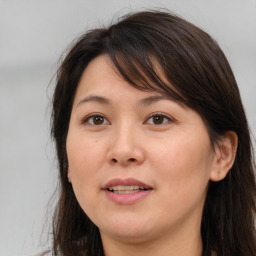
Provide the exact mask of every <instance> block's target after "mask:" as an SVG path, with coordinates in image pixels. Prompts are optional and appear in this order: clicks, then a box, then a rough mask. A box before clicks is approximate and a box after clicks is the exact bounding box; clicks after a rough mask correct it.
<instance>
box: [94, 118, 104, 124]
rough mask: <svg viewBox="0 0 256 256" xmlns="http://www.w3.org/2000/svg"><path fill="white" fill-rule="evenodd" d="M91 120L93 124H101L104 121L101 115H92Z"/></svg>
mask: <svg viewBox="0 0 256 256" xmlns="http://www.w3.org/2000/svg"><path fill="white" fill-rule="evenodd" d="M92 121H93V124H95V125H101V124H103V123H104V117H102V116H94V117H93V118H92Z"/></svg>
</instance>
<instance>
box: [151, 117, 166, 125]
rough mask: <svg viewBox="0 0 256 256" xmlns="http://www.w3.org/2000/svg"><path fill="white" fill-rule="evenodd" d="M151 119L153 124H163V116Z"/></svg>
mask: <svg viewBox="0 0 256 256" xmlns="http://www.w3.org/2000/svg"><path fill="white" fill-rule="evenodd" d="M152 119H153V123H154V124H162V123H163V122H164V117H163V116H153V117H152Z"/></svg>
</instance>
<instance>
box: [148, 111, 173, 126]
mask: <svg viewBox="0 0 256 256" xmlns="http://www.w3.org/2000/svg"><path fill="white" fill-rule="evenodd" d="M154 116H162V117H163V118H166V119H167V120H168V122H167V123H173V122H175V119H174V118H172V117H171V116H170V115H168V114H165V113H163V112H155V113H152V114H150V115H149V116H148V117H147V118H146V120H145V122H144V124H146V123H147V121H148V120H149V119H150V118H152V117H154ZM165 124H166V123H163V124H151V125H156V126H161V125H165Z"/></svg>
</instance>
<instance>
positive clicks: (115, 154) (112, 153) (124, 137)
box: [107, 124, 145, 166]
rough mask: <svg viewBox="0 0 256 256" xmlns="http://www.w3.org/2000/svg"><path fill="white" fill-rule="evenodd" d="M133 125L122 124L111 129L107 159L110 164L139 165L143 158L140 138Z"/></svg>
mask: <svg viewBox="0 0 256 256" xmlns="http://www.w3.org/2000/svg"><path fill="white" fill-rule="evenodd" d="M140 135H141V134H140V132H139V131H138V129H136V128H135V127H133V125H129V124H123V125H122V126H120V127H118V128H117V129H114V130H113V131H112V136H111V142H110V147H109V151H108V153H107V160H108V161H109V162H110V164H119V165H122V166H128V165H131V164H136V165H140V164H142V163H143V162H144V160H145V155H144V151H143V147H142V145H143V143H142V138H141V136H140Z"/></svg>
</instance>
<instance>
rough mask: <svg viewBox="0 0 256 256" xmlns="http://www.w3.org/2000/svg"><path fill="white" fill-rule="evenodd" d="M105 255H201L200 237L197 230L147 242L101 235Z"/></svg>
mask: <svg viewBox="0 0 256 256" xmlns="http://www.w3.org/2000/svg"><path fill="white" fill-rule="evenodd" d="M102 243H103V248H104V254H105V256H113V255H119V256H128V255H129V256H130V255H133V256H141V255H147V256H162V255H168V256H201V255H202V251H203V245H202V239H201V235H200V231H199V232H195V230H194V232H193V233H189V234H185V235H184V234H183V235H182V234H180V235H177V233H176V234H175V236H172V237H170V236H168V237H161V238H159V239H152V240H147V242H143V241H141V242H134V241H129V242H127V241H121V240H117V239H114V238H110V237H108V236H104V235H102Z"/></svg>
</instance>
